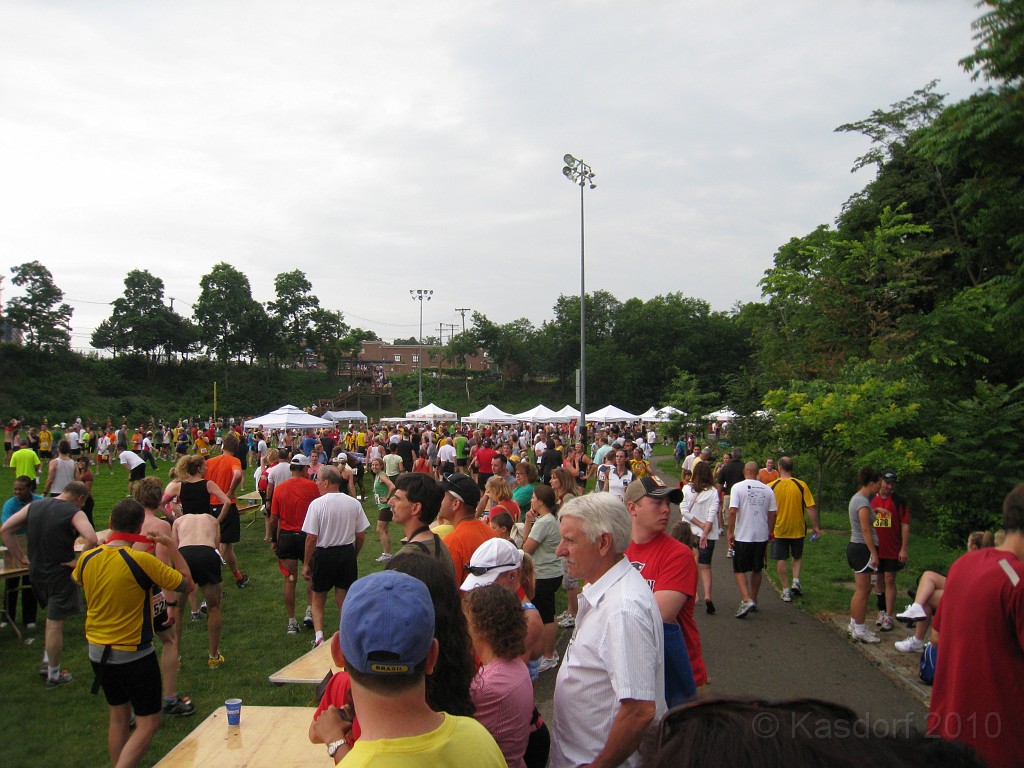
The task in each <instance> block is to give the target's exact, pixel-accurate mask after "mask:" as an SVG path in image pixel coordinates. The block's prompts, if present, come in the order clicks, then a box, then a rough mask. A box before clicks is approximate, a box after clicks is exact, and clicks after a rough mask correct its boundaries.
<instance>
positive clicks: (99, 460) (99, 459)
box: [96, 453, 110, 464]
mask: <svg viewBox="0 0 1024 768" xmlns="http://www.w3.org/2000/svg"><path fill="white" fill-rule="evenodd" d="M96 463H97V464H109V463H110V457H109V456H104V455H103V454H102V453H101V454H100V455H99V456H97V457H96Z"/></svg>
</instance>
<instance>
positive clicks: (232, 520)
mask: <svg viewBox="0 0 1024 768" xmlns="http://www.w3.org/2000/svg"><path fill="white" fill-rule="evenodd" d="M223 506H224V505H223V504H217V505H216V506H211V507H210V514H211V515H213V516H214V517H219V516H220V511H221V508H222V507H223ZM241 540H242V520H241V518H240V517H239V515H238V507H236V506H235V505H234V504H232V505H231V509H229V510H228V514H227V516H226V517H225V518H224V521H223V522H222V523H221V524H220V543H221V544H237V543H238V542H239V541H241Z"/></svg>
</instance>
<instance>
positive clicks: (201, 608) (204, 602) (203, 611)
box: [199, 600, 210, 616]
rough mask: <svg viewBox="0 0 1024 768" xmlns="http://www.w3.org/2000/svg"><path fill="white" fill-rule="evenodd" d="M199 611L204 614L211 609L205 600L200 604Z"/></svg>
mask: <svg viewBox="0 0 1024 768" xmlns="http://www.w3.org/2000/svg"><path fill="white" fill-rule="evenodd" d="M199 612H200V613H201V614H203V615H204V616H205V615H206V614H208V613H209V612H210V609H209V608H207V607H206V601H205V600H203V604H202V605H200V606H199Z"/></svg>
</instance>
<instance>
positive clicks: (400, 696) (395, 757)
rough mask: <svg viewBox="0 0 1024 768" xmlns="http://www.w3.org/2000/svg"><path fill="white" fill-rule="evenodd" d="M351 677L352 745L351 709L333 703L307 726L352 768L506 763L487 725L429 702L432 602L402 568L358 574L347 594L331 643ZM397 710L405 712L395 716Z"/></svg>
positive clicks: (498, 766) (499, 766)
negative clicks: (355, 725)
mask: <svg viewBox="0 0 1024 768" xmlns="http://www.w3.org/2000/svg"><path fill="white" fill-rule="evenodd" d="M332 651H334V655H335V661H336V662H340V664H341V665H342V666H344V667H345V669H346V671H347V672H348V674H349V676H350V677H351V685H352V703H351V704H349V705H346V706H345V709H346V710H354V712H357V713H358V717H359V727H360V730H361V735H360V737H359V739H358V741H356V742H355V745H354V746H350V739H351V731H352V722H351V720H352V714H353V711H348V712H347V717H346V716H343V715H342V710H339V709H338V708H337V707H335V706H333V705H331V706H330V707H328V708H327V709H326V710H324V711H323V712H322V713H321V714H320V716H319V718H317V719H316V720H315V721H314V722H313V724H312V726H311V727H310V739H311V740H312V741H313V742H314V743H323V744H326V745H327V754H328V755H330V757H332V758H333V759H334V762H335V764H337V763H339V762H341V760H342V759H344V760H345V765H346V767H347V768H359V767H360V766H364V765H373V766H376V767H377V768H404V766H421V765H430V766H439V767H440V768H465V766H468V765H472V766H474V767H476V766H479V767H480V768H505V766H506V763H505V758H504V757H503V756H502V754H501V750H500V749H499V748H498V745H497V743H495V741H494V738H493V737H492V736H491V734H489V733H488V732H487V730H486V729H485V728H484V727H483V726H482V725H480V723H478V722H477V721H476V720H474V719H473V718H471V717H457V716H455V715H449V714H445V713H444V712H435V711H434V710H432V709H431V708H430V707H429V706H428V705H427V702H426V675H428V674H430V673H431V672H433V670H434V666H435V665H436V664H437V656H438V645H437V640H436V639H434V604H433V603H432V602H431V600H430V593H429V592H428V591H427V587H426V585H425V584H424V583H423V582H422V581H420V580H419V579H414V578H413V577H412V576H409V575H407V574H404V573H400V572H398V571H381V572H378V573H373V574H370V575H369V576H365V577H363V578H362V579H359V580H358V581H356V582H355V584H353V585H352V588H351V589H350V590H349V592H348V596H347V597H346V598H345V617H344V620H343V621H342V622H341V627H340V629H339V631H338V634H337V635H335V642H334V645H333V646H332ZM396 712H400V713H401V717H395V713H396Z"/></svg>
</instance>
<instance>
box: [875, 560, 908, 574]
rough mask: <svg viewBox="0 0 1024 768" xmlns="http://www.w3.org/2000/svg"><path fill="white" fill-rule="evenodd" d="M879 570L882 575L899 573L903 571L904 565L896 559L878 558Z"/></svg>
mask: <svg viewBox="0 0 1024 768" xmlns="http://www.w3.org/2000/svg"><path fill="white" fill-rule="evenodd" d="M878 570H879V572H880V573H897V572H898V571H902V570H903V563H901V562H900V561H899V560H897V559H896V558H895V557H880V558H878Z"/></svg>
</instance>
